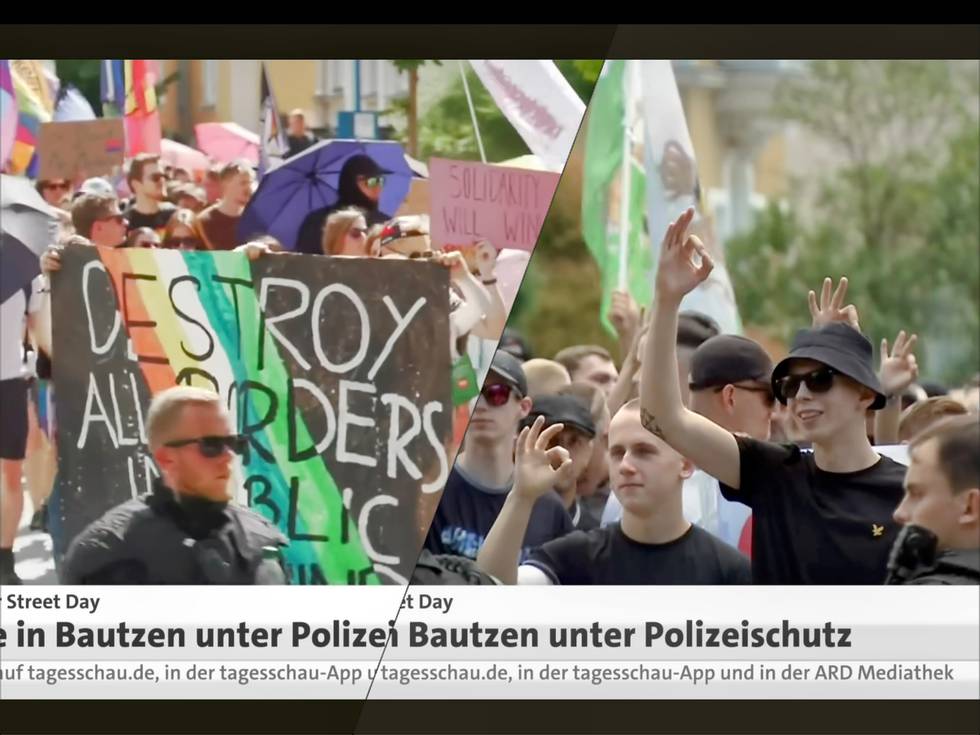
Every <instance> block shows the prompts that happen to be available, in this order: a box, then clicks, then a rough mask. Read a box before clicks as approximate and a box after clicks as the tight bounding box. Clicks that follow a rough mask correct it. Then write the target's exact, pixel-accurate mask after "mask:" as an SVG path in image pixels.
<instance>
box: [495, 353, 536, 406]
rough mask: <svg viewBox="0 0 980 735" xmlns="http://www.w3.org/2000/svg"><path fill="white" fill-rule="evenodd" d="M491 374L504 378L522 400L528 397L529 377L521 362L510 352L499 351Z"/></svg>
mask: <svg viewBox="0 0 980 735" xmlns="http://www.w3.org/2000/svg"><path fill="white" fill-rule="evenodd" d="M490 372H491V373H494V374H495V375H497V376H498V377H499V378H502V379H503V380H504V382H506V383H507V384H508V385H510V387H511V388H513V389H514V390H516V391H517V393H518V394H519V395H520V397H521V398H523V397H524V396H526V395H527V376H526V375H524V368H522V367H521V362H520V360H518V359H517V358H516V357H514V356H513V355H512V354H510V353H509V352H505V351H504V350H497V351H496V352H495V353H494V355H493V361H492V362H491V363H490Z"/></svg>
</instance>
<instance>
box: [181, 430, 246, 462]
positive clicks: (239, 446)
mask: <svg viewBox="0 0 980 735" xmlns="http://www.w3.org/2000/svg"><path fill="white" fill-rule="evenodd" d="M189 444H197V451H199V452H200V453H201V456H202V457H205V458H207V459H214V458H215V457H220V456H221V455H222V453H223V452H224V451H225V447H227V448H228V449H230V450H231V451H233V452H234V453H235V454H243V453H244V452H245V447H246V445H247V444H248V439H247V438H246V437H244V436H242V435H241V434H233V435H231V436H202V437H200V438H198V439H176V440H174V441H170V442H167V443H166V444H164V446H165V447H172V448H174V449H177V448H179V447H186V446H187V445H189Z"/></svg>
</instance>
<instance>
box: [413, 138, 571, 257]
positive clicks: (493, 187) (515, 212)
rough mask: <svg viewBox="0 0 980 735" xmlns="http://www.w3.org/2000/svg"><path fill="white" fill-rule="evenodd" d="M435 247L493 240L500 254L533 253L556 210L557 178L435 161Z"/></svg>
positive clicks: (432, 172)
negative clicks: (550, 212)
mask: <svg viewBox="0 0 980 735" xmlns="http://www.w3.org/2000/svg"><path fill="white" fill-rule="evenodd" d="M429 176H430V181H431V182H432V183H431V194H432V219H431V228H432V244H433V246H434V247H445V246H446V245H466V244H469V243H474V242H478V241H480V240H489V241H490V243H491V244H492V245H493V246H494V247H495V248H497V249H498V250H501V249H503V248H514V249H517V250H527V251H531V250H533V249H534V245H535V243H537V241H538V235H539V234H540V232H541V225H542V224H543V223H544V218H545V215H547V213H548V208H549V207H550V206H551V200H552V197H553V196H554V194H555V188H556V187H557V186H558V174H554V173H550V172H547V171H529V170H527V169H521V168H509V167H506V166H492V165H488V164H483V163H474V162H472V161H451V160H448V159H444V158H433V159H432V160H431V161H430V162H429Z"/></svg>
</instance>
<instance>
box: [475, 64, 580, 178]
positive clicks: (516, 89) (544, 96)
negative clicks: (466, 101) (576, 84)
mask: <svg viewBox="0 0 980 735" xmlns="http://www.w3.org/2000/svg"><path fill="white" fill-rule="evenodd" d="M470 64H471V65H472V66H473V71H475V72H476V75H477V76H478V77H480V81H481V82H483V86H484V87H486V88H487V91H488V92H490V96H491V97H493V100H494V102H496V103H497V107H499V108H500V111H501V112H503V113H504V116H505V117H506V118H507V119H508V120H509V121H510V124H511V125H513V126H514V129H515V130H517V132H518V133H519V134H520V136H521V138H523V139H524V142H525V143H527V147H528V148H530V149H531V152H532V153H534V154H535V155H536V156H537V157H538V158H540V159H541V161H542V162H543V163H544V165H545V166H547V167H548V170H550V171H555V172H558V173H560V172H561V171H562V169H564V168H565V162H566V161H567V160H568V155H569V153H570V152H571V150H572V143H574V142H575V136H576V134H577V133H578V128H579V125H580V124H581V123H582V116H583V115H584V114H585V103H583V102H582V100H581V99H579V96H578V94H576V93H575V90H574V89H572V85H570V84H569V83H568V80H566V79H565V77H564V76H562V73H561V72H560V71H558V67H557V66H555V62H553V61H551V60H550V59H537V60H535V59H531V60H526V59H525V60H518V59H511V60H503V61H500V60H478V61H472V60H471V61H470Z"/></svg>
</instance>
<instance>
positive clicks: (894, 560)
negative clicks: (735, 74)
mask: <svg viewBox="0 0 980 735" xmlns="http://www.w3.org/2000/svg"><path fill="white" fill-rule="evenodd" d="M613 65H618V66H613ZM627 66H631V67H632V68H636V67H640V68H641V69H642V71H638V72H637V74H638V75H642V74H645V73H649V74H651V75H652V76H653V78H655V79H657V80H658V81H657V84H662V85H663V86H662V87H661V88H660V92H661V93H662V96H661V97H659V98H657V100H656V101H657V102H658V105H650V104H649V103H650V99H649V98H647V99H645V102H646V103H647V105H648V106H647V107H646V108H644V109H645V111H646V117H645V118H643V123H642V125H641V126H640V127H641V128H642V126H643V125H645V126H646V128H645V136H646V137H644V134H640V133H638V132H637V128H635V127H634V129H633V130H632V132H631V131H630V126H631V125H635V121H631V117H630V112H629V109H630V108H629V106H628V104H627V103H626V102H624V99H623V96H624V94H629V92H624V89H626V90H628V89H629V84H628V81H624V79H628V76H627V72H625V71H623V69H624V68H625V67H627ZM610 67H612V68H610ZM604 71H605V73H606V76H605V77H602V78H600V80H599V82H598V85H597V87H596V89H595V91H594V92H593V97H592V101H591V103H590V110H591V115H590V120H589V121H588V123H587V126H586V129H585V132H583V133H580V139H582V140H584V155H583V158H584V164H583V172H584V173H583V183H582V195H581V196H582V198H581V202H582V216H581V236H582V239H583V240H585V244H586V245H587V246H588V248H589V250H590V251H591V255H592V256H593V257H594V258H595V260H596V263H597V265H598V270H599V272H600V281H601V289H602V299H603V305H602V306H600V312H605V313H583V311H585V310H580V312H579V313H574V312H571V311H568V310H567V305H566V304H562V305H561V307H562V311H560V312H559V311H558V309H557V308H555V311H556V313H561V314H563V315H566V316H568V315H571V314H573V313H574V319H576V320H581V322H580V323H585V322H587V321H605V323H606V324H608V325H609V328H610V330H614V331H615V338H616V340H615V341H616V342H617V344H618V354H611V353H610V351H609V350H608V349H606V348H604V347H602V346H599V345H593V344H567V345H564V347H563V349H560V350H557V351H556V352H555V353H554V354H544V355H542V354H537V353H534V352H533V351H532V348H531V345H532V344H533V343H534V342H535V341H536V337H538V335H535V334H533V333H528V334H521V333H520V332H519V331H517V330H515V329H513V328H512V327H510V326H509V327H508V329H507V330H505V332H504V335H503V338H502V340H501V343H500V348H499V351H498V352H497V354H496V357H495V359H494V362H493V365H492V367H491V371H490V375H489V377H488V379H487V381H486V383H485V385H484V387H483V391H482V393H481V396H480V398H479V400H478V402H477V405H476V408H475V410H474V412H473V415H472V419H471V422H470V428H469V431H468V432H467V434H466V437H465V440H464V443H463V446H462V447H461V450H460V454H459V455H458V456H457V460H456V463H455V466H454V468H453V470H452V472H451V474H450V476H449V479H448V481H447V483H446V490H445V493H444V496H443V498H442V501H441V503H440V505H439V508H438V509H437V512H436V515H435V518H434V520H433V523H432V525H431V527H430V530H429V534H428V537H427V538H426V543H425V549H424V551H423V554H422V556H421V557H420V562H419V568H418V574H419V577H420V578H421V579H424V580H425V581H428V582H430V583H446V584H450V583H457V584H461V583H468V584H494V583H503V584H515V583H516V584H574V585H577V584H599V585H624V584H684V585H688V584H696V585H702V584H783V585H809V584H815V585H836V584H866V585H880V584H885V583H888V584H905V583H909V584H978V583H980V374H977V375H976V376H974V377H972V378H971V379H968V381H967V382H966V384H964V385H954V386H948V387H947V386H944V385H941V384H939V383H938V382H936V381H935V380H928V379H927V378H928V377H929V376H921V377H920V375H919V365H918V363H917V360H916V346H917V345H919V344H921V343H922V342H923V341H924V340H927V339H928V335H916V334H912V333H910V332H908V331H901V332H899V333H898V334H897V336H896V335H893V334H874V335H869V334H865V333H864V332H863V331H862V325H861V321H860V317H861V315H860V314H859V309H858V308H857V306H856V305H855V304H860V303H861V302H862V294H861V293H859V289H858V288H856V287H852V288H851V292H850V293H849V291H848V278H847V275H848V274H847V273H841V274H836V275H837V280H836V282H835V280H834V279H832V278H829V277H828V278H826V279H825V280H824V282H823V283H822V284H819V283H818V284H812V285H811V288H813V290H812V291H809V293H807V292H806V291H803V292H801V293H800V294H799V299H800V301H799V303H800V306H803V304H808V305H809V312H810V315H811V322H810V323H809V324H796V325H793V326H794V327H795V328H796V329H798V331H797V333H796V336H795V338H794V339H793V340H792V343H791V344H790V345H787V346H786V347H788V349H786V350H785V351H784V352H781V354H779V355H774V354H770V352H769V351H768V350H767V348H766V347H764V346H763V345H762V344H760V343H759V342H757V341H755V340H753V339H751V338H749V337H748V336H745V335H743V334H741V327H740V320H739V319H738V316H737V311H736V307H735V295H736V294H734V291H733V287H732V285H731V281H730V279H729V277H728V275H727V272H726V270H725V264H724V255H723V251H721V250H720V248H719V246H718V238H717V237H716V234H715V221H714V219H713V215H712V211H711V209H710V208H709V207H708V206H707V204H706V200H705V197H704V196H703V192H702V191H701V189H700V183H699V180H698V171H697V168H696V165H695V159H694V155H693V149H692V145H691V143H690V142H689V135H688V133H687V131H686V122H685V120H684V113H683V111H682V109H681V105H680V100H679V99H678V97H677V90H676V85H675V83H674V81H673V73H672V71H670V62H658V61H642V62H632V61H630V62H607V65H606V69H605V70H604ZM617 74H618V75H619V76H617ZM650 84H653V83H652V82H650ZM671 86H672V87H673V89H668V87H671ZM638 94H641V95H650V94H652V92H651V91H650V88H647V87H644V88H643V91H642V92H639V93H638ZM654 110H655V111H656V112H655V114H654V113H652V112H651V111H654ZM600 116H601V117H600ZM672 116H673V117H672ZM672 125H673V127H671V126H672ZM658 135H659V136H661V137H660V138H658V137H657V136H658ZM624 139H625V140H626V141H627V143H628V144H632V146H638V145H639V144H638V143H637V141H642V142H643V144H645V145H647V146H651V140H657V141H658V142H657V143H656V144H654V145H653V146H652V147H653V153H652V155H651V153H650V151H649V149H648V150H647V151H645V152H644V151H642V150H641V151H639V152H637V151H636V150H634V151H633V156H634V160H635V161H645V166H646V169H645V173H646V177H647V178H646V192H647V194H646V195H647V196H648V197H649V196H650V194H649V192H650V190H651V189H652V190H654V191H655V192H657V193H656V195H655V196H654V197H652V198H648V199H647V200H646V201H642V203H641V204H635V203H633V202H634V200H635V201H641V200H640V199H639V198H636V197H634V196H633V195H632V194H631V193H627V192H629V191H630V190H629V182H630V180H631V179H630V174H629V171H630V170H631V169H630V167H629V166H625V165H623V164H622V163H620V162H619V161H620V159H617V158H616V157H617V156H620V155H625V154H622V151H623V150H624ZM681 141H686V142H684V143H682V142H681ZM627 150H629V147H627ZM661 151H662V152H661ZM658 156H661V158H660V159H659V160H657V157H658ZM651 161H653V163H651ZM614 164H615V165H614ZM638 166H639V164H636V165H635V166H634V167H633V168H634V169H635V168H637V167H638ZM633 176H637V174H636V173H634V174H633ZM651 179H653V180H654V181H653V183H651ZM640 191H642V188H641V189H640ZM565 216H566V217H567V213H566V214H565ZM556 219H557V217H556ZM655 221H659V222H662V223H663V224H662V225H658V226H656V227H655V226H654V222H655ZM576 234H577V233H576ZM563 242H564V241H563ZM758 245H759V246H760V247H761V246H762V243H759V244H758ZM658 246H659V247H658ZM538 247H539V248H540V247H541V243H539V246H538ZM650 252H652V253H653V257H652V258H651V259H650V260H651V261H652V262H650V261H645V259H644V258H645V256H646V255H647V254H648V253H650ZM770 252H774V253H775V252H776V251H774V250H772V249H770ZM563 255H564V253H563ZM582 257H583V259H584V258H586V257H587V256H586V254H585V252H584V251H583V255H582ZM771 257H773V258H776V257H786V256H785V254H783V253H778V255H777V254H774V255H772V256H771ZM832 257H833V256H832V254H831V253H828V254H827V264H826V266H825V268H826V271H825V272H833V266H832ZM556 260H557V256H556ZM537 263H538V261H535V262H532V264H531V268H532V269H535V266H536V265H537ZM568 263H569V261H567V260H565V261H563V267H570V265H568ZM541 268H542V270H545V269H546V268H547V266H546V265H544V264H542V265H541ZM610 272H611V273H612V274H613V278H608V277H607V276H608V275H609V273H610ZM851 275H853V274H851ZM641 276H642V278H641ZM617 277H618V278H617ZM637 280H644V281H645V283H643V284H642V288H639V289H638V288H637ZM638 291H642V292H643V293H645V294H649V296H645V297H644V298H643V299H641V301H642V303H637V300H636V299H635V298H634V296H633V294H635V293H637V292H638ZM555 293H557V291H556V292H555ZM561 293H562V294H563V295H565V294H571V293H573V292H572V291H570V290H565V291H562V292H561ZM590 296H591V294H586V295H584V298H589V297H590ZM852 299H853V303H851V302H850V301H851V300H852ZM536 308H538V309H539V310H540V313H543V314H547V315H548V319H550V320H551V321H552V322H553V321H554V318H553V316H552V315H551V314H550V313H549V311H548V310H549V308H554V307H551V306H550V304H549V302H548V301H547V300H546V299H542V300H541V302H540V303H539V304H538V305H537V307H536ZM709 311H711V312H712V314H709V313H708V312H709ZM548 319H545V320H544V321H548ZM721 323H725V324H726V325H727V329H725V328H723V327H722V326H721ZM757 326H759V327H760V328H763V329H762V331H766V330H765V329H764V328H765V327H766V326H767V325H765V324H760V325H757ZM568 332H573V330H571V329H570V330H568ZM963 337H964V339H972V340H975V339H976V335H966V334H964V335H963ZM873 340H877V341H875V342H874V344H875V345H878V344H880V351H878V355H877V358H876V357H875V350H874V349H873ZM770 349H771V347H770ZM780 349H782V346H780ZM447 568H448V571H447Z"/></svg>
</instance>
